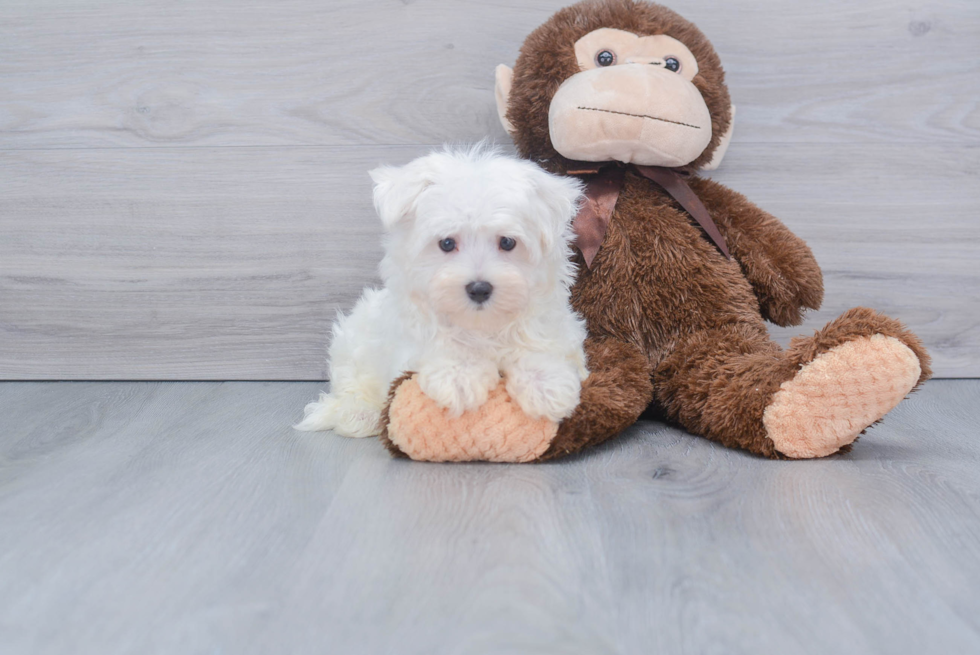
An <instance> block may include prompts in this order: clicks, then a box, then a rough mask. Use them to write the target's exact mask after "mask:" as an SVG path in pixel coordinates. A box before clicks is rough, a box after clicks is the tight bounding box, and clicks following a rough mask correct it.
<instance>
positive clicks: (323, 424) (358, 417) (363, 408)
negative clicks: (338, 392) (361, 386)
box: [293, 393, 381, 437]
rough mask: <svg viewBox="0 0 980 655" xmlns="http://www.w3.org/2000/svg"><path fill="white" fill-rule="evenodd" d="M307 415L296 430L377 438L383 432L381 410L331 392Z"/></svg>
mask: <svg viewBox="0 0 980 655" xmlns="http://www.w3.org/2000/svg"><path fill="white" fill-rule="evenodd" d="M303 413H304V414H305V416H304V417H303V420H302V421H300V422H299V423H297V424H296V425H294V426H293V428H295V429H297V430H303V431H306V432H314V431H319V430H334V431H335V432H337V433H338V434H340V435H342V436H344V437H373V436H375V435H377V434H380V432H381V412H380V411H379V410H378V409H376V408H374V407H371V406H369V405H368V404H366V403H358V402H351V400H350V399H345V398H338V397H337V396H334V395H332V394H329V393H321V394H320V397H319V398H318V399H316V400H314V401H313V402H312V403H310V404H309V405H307V406H306V407H305V408H304V409H303Z"/></svg>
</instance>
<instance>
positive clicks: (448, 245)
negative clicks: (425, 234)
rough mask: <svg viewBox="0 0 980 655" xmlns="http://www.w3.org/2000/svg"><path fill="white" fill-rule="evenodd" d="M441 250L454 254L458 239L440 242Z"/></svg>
mask: <svg viewBox="0 0 980 655" xmlns="http://www.w3.org/2000/svg"><path fill="white" fill-rule="evenodd" d="M439 249H440V250H442V251H443V252H452V251H454V250H456V239H443V240H442V241H440V242H439Z"/></svg>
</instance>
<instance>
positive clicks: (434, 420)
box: [382, 375, 558, 462]
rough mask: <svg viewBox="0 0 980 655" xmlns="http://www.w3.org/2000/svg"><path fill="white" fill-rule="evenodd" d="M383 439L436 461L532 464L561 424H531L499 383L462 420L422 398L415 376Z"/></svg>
mask: <svg viewBox="0 0 980 655" xmlns="http://www.w3.org/2000/svg"><path fill="white" fill-rule="evenodd" d="M384 417H385V418H384V419H383V422H386V427H385V432H384V434H383V435H382V437H383V439H384V440H385V442H386V443H387V445H388V448H389V450H391V451H392V452H393V453H395V454H400V455H407V456H408V457H411V458H412V459H416V460H423V461H430V462H471V461H485V462H528V461H531V460H534V459H537V458H539V457H540V456H541V454H542V453H544V451H546V450H547V449H548V446H549V445H551V441H552V440H553V439H554V438H555V434H556V433H557V432H558V424H557V423H554V422H552V421H549V420H547V419H538V420H531V419H530V418H528V417H527V416H526V415H525V414H524V412H523V411H521V408H520V406H519V405H518V404H517V403H516V402H514V401H513V400H512V399H511V398H510V396H509V395H508V394H507V391H506V385H505V384H498V385H497V387H496V388H495V389H493V390H492V391H491V392H490V396H489V397H488V398H487V402H486V403H484V404H483V405H482V406H481V407H479V408H478V409H476V410H473V411H470V412H465V413H464V414H463V415H462V416H460V417H458V418H449V417H448V416H447V412H446V410H444V409H442V408H441V407H439V406H438V405H436V403H435V401H433V400H432V399H431V398H429V397H428V396H426V395H425V394H424V393H422V389H421V388H420V387H419V384H418V382H417V381H416V379H415V376H414V375H413V376H411V377H407V378H402V379H400V380H396V381H395V383H394V384H393V386H392V393H391V396H390V399H389V403H388V407H387V408H386V411H385V413H384Z"/></svg>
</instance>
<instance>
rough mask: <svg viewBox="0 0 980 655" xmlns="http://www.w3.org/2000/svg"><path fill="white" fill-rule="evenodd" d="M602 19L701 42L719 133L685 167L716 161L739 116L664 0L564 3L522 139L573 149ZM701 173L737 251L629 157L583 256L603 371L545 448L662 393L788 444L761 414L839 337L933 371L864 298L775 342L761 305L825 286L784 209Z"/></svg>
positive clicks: (607, 432)
mask: <svg viewBox="0 0 980 655" xmlns="http://www.w3.org/2000/svg"><path fill="white" fill-rule="evenodd" d="M600 27H611V28H618V29H623V30H627V31H630V32H634V33H636V34H639V35H655V34H667V35H669V36H672V37H674V38H676V39H678V40H680V41H682V42H683V43H684V44H685V45H687V46H688V48H689V49H690V50H691V51H692V52H693V53H694V55H695V57H696V58H697V60H698V66H699V73H698V75H697V76H696V77H695V78H694V80H693V82H694V84H695V86H697V88H698V89H699V90H700V91H701V93H702V94H703V96H704V99H705V101H706V104H707V106H708V108H709V110H710V112H711V115H712V129H713V132H714V135H715V136H714V137H713V138H712V141H711V143H710V144H709V146H708V147H707V149H706V150H705V151H704V153H702V155H701V156H700V157H699V158H698V159H696V160H695V161H694V162H692V164H691V165H690V166H687V167H684V168H685V169H687V170H688V171H694V170H696V169H697V168H698V167H699V166H700V165H702V164H703V163H704V162H707V161H709V160H710V158H711V155H712V154H713V152H714V149H715V148H716V147H717V144H718V140H719V137H720V135H721V134H723V133H724V132H725V131H726V129H727V128H728V125H729V122H730V120H731V116H730V110H729V106H730V103H729V97H728V91H727V89H726V87H725V84H724V73H723V71H722V69H721V63H720V61H719V60H718V56H717V55H716V54H715V52H714V49H713V48H712V47H711V44H710V43H709V42H708V40H707V39H706V38H705V37H704V35H703V34H701V32H700V31H699V30H698V29H697V28H696V27H694V26H693V25H692V24H691V23H689V22H688V21H686V20H684V19H683V18H681V17H679V16H678V15H677V14H675V13H674V12H672V11H670V10H668V9H666V8H664V7H660V6H658V5H654V4H651V3H642V2H632V1H631V0H609V1H604V2H583V3H580V4H577V5H574V6H572V7H568V8H566V9H563V10H561V11H559V12H558V13H557V14H555V16H553V17H552V18H551V19H550V20H549V21H548V22H546V23H545V24H544V25H542V26H541V27H539V28H538V29H536V30H535V31H534V32H533V33H532V34H531V35H530V36H529V37H528V38H527V40H526V42H525V43H524V46H523V48H522V49H521V54H520V57H519V58H518V60H517V64H516V66H515V68H514V78H513V86H512V88H511V92H510V102H509V108H508V112H507V118H508V119H509V120H510V122H511V123H512V124H513V127H514V134H513V137H514V141H515V143H516V144H517V147H518V150H519V151H520V153H521V154H522V155H523V156H524V157H527V158H529V159H531V160H533V161H536V162H538V163H540V165H541V166H543V167H544V168H546V169H548V170H551V171H553V172H559V173H561V172H565V171H567V170H569V167H570V166H571V165H572V164H573V162H569V161H568V160H566V159H564V158H563V157H562V156H561V155H559V154H558V153H556V152H555V149H554V148H553V147H552V144H551V141H550V138H549V136H548V110H549V105H550V103H551V99H552V97H553V96H554V93H555V91H556V90H557V88H558V86H559V85H560V84H561V82H562V81H563V80H565V79H566V78H568V77H569V76H571V75H573V74H574V73H576V72H577V71H578V66H577V63H576V60H575V55H574V50H573V45H574V43H575V41H576V40H578V39H579V38H580V37H582V36H583V35H585V34H587V33H588V32H591V31H592V30H595V29H598V28H600ZM690 186H691V188H692V189H693V190H694V192H695V193H696V194H697V195H698V197H699V198H700V199H701V201H702V202H703V203H704V205H705V207H706V208H707V209H708V211H709V213H710V214H711V216H712V218H713V219H714V221H715V223H716V224H717V225H718V228H719V230H720V231H721V233H722V234H723V235H724V237H725V239H726V241H727V243H728V247H729V250H730V251H731V253H732V256H733V259H732V260H727V259H726V258H725V257H724V256H723V255H722V254H721V253H720V252H719V251H718V249H717V248H716V247H715V246H714V245H713V244H712V243H711V242H710V241H709V240H708V239H706V238H705V236H704V233H703V232H702V230H701V229H700V228H699V227H697V225H696V224H695V223H694V222H693V220H692V219H691V217H690V216H689V215H688V214H687V213H686V212H685V211H684V210H683V209H682V208H681V207H680V206H679V205H678V204H677V203H676V202H675V201H674V200H673V199H672V198H671V197H670V196H669V195H668V194H667V193H666V192H665V191H664V190H663V189H662V188H661V187H660V186H658V185H657V184H656V183H654V182H652V181H650V180H648V179H646V178H644V177H641V176H640V175H638V174H637V173H636V172H634V171H632V170H628V171H627V173H626V176H625V182H624V186H623V189H622V192H621V195H620V197H619V201H618V203H617V205H616V209H615V211H614V213H613V216H612V220H611V222H610V225H609V228H608V231H607V232H606V235H605V239H604V241H603V243H602V247H601V248H600V249H599V252H598V254H597V255H596V257H595V260H594V261H593V262H592V266H591V268H587V267H586V266H585V265H584V260H583V259H582V256H581V255H580V254H577V255H576V261H577V264H578V266H579V271H580V272H579V276H578V279H577V281H576V283H575V285H574V287H573V289H572V305H573V307H574V308H575V309H576V310H577V311H578V312H579V313H580V314H581V315H582V316H583V317H584V318H585V319H586V322H587V325H588V331H589V339H588V341H587V343H586V352H587V355H588V366H589V370H590V372H591V374H590V377H589V378H588V379H587V380H586V382H585V383H584V385H583V390H582V400H581V403H580V405H579V407H578V408H577V409H576V410H575V413H574V414H573V415H572V417H571V418H569V419H567V420H566V421H564V422H563V423H562V425H561V426H560V427H559V430H558V433H557V436H556V437H555V439H554V441H553V442H552V444H551V447H550V448H549V449H548V450H547V451H546V452H545V454H544V455H543V456H542V457H541V459H542V460H545V459H551V458H554V457H558V456H561V455H566V454H569V453H573V452H577V451H579V450H581V449H583V448H586V447H588V446H591V445H595V444H598V443H601V442H603V441H605V440H607V439H609V438H610V437H613V436H615V435H616V434H618V433H619V432H620V431H622V430H623V429H624V428H626V427H628V426H629V425H630V424H632V423H633V422H634V421H635V420H636V419H637V418H638V417H639V416H640V414H641V413H642V412H643V411H644V409H645V408H646V407H647V406H648V405H650V404H651V403H653V404H655V405H657V406H659V407H660V408H661V409H662V411H663V413H664V414H665V415H666V416H667V418H669V419H670V420H672V421H675V422H677V423H679V424H680V425H681V426H683V427H684V428H686V429H687V430H688V431H690V432H692V433H694V434H699V435H702V436H705V437H707V438H709V439H713V440H715V441H718V442H719V443H721V444H724V445H726V446H730V447H737V448H744V449H746V450H749V451H751V452H753V453H757V454H759V455H763V456H766V457H772V458H781V457H785V455H784V454H782V453H780V452H779V451H778V450H777V448H776V446H775V444H774V443H773V441H772V440H771V439H770V438H769V437H768V436H767V434H766V429H765V426H764V424H763V414H764V412H765V410H766V407H767V406H768V405H770V403H771V402H772V400H773V396H774V395H775V394H776V393H777V392H778V391H779V389H780V385H782V384H783V383H784V382H786V381H788V380H790V379H792V378H793V377H794V376H795V375H796V374H797V373H798V372H799V371H800V370H801V368H802V367H803V366H804V365H806V364H808V363H809V362H812V361H813V360H814V359H815V358H817V357H818V356H820V355H821V354H823V353H826V352H828V351H830V350H832V349H833V348H834V347H836V346H839V345H841V344H843V343H846V342H848V341H852V340H856V339H862V338H870V337H871V336H873V335H876V334H880V335H884V336H887V337H894V338H895V339H897V340H898V341H900V342H901V343H903V344H905V345H906V346H908V348H909V349H911V351H912V352H913V353H914V354H915V356H916V357H917V358H918V359H919V362H920V365H921V372H922V373H921V376H920V378H919V380H918V382H917V384H921V383H922V382H923V381H924V380H925V379H927V378H928V377H929V375H930V371H929V356H928V355H927V354H926V352H925V349H924V348H923V347H922V344H921V342H920V341H919V340H918V338H917V337H916V336H915V335H914V334H912V333H911V332H909V331H908V330H906V329H905V328H904V327H903V326H902V325H901V324H900V323H898V322H897V321H895V320H893V319H891V318H888V317H887V316H883V315H881V314H878V313H876V312H874V311H873V310H870V309H865V308H857V309H852V310H850V311H848V312H846V313H844V314H843V315H842V316H840V317H839V318H837V319H836V320H835V321H833V322H831V323H830V324H829V325H828V326H826V327H825V328H824V329H823V330H821V331H819V332H817V333H816V334H814V335H813V336H811V337H801V338H797V339H795V340H794V341H793V342H792V344H791V346H790V347H789V348H788V349H787V350H783V349H782V348H780V347H779V346H778V345H777V344H775V343H774V342H772V341H771V340H770V338H769V334H768V331H767V329H766V326H765V322H764V321H765V320H769V321H771V322H773V323H775V324H777V325H783V326H785V325H798V324H799V323H800V322H802V320H803V312H804V311H805V310H807V309H816V308H818V307H819V306H820V303H821V301H822V300H823V281H822V276H821V273H820V268H819V266H818V265H817V262H816V261H815V259H814V257H813V254H812V253H811V251H810V249H809V248H808V247H807V246H806V244H805V243H804V242H803V241H802V240H801V239H800V238H799V237H797V236H795V235H794V234H793V233H792V232H790V231H789V229H788V228H787V227H786V226H785V225H783V224H782V223H781V222H780V221H779V220H778V219H776V218H775V217H773V216H772V215H770V214H768V213H766V212H765V211H763V210H761V209H759V208H758V207H756V206H755V205H753V204H752V203H751V202H749V201H748V200H746V198H745V197H743V196H742V195H740V194H738V193H736V192H734V191H732V190H730V189H728V188H726V187H724V186H722V185H720V184H717V183H715V182H712V181H710V180H706V179H700V178H698V177H696V176H695V177H693V178H692V179H691V181H690ZM396 384H397V383H396ZM884 411H887V409H886V410H884ZM389 448H391V445H390V442H389ZM847 448H848V446H847V445H844V446H843V448H841V450H846V449H847Z"/></svg>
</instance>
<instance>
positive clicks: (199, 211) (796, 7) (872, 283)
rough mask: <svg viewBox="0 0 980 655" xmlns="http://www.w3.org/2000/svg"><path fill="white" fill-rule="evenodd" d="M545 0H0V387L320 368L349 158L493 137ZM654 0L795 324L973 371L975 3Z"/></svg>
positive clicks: (350, 208) (378, 158) (976, 360)
mask: <svg viewBox="0 0 980 655" xmlns="http://www.w3.org/2000/svg"><path fill="white" fill-rule="evenodd" d="M563 4H565V3H564V1H563V0H535V1H534V2H518V1H516V0H507V1H505V2H487V1H485V0H482V1H477V0H467V1H463V2H452V3H448V2H437V1H436V0H418V1H406V2H394V1H392V2H363V1H356V2H355V1H354V0H344V1H338V2H314V1H313V0H286V1H284V2H278V3H274V4H273V3H263V2H244V3H242V2H230V0H223V1H219V2H211V3H177V4H174V3H171V2H164V1H163V0H142V1H140V2H121V1H120V0H100V1H98V2H87V3H78V2H74V1H73V0H41V1H33V0H32V1H31V2H27V1H26V0H24V1H8V2H4V3H0V170H3V175H2V176H0V379H322V378H323V377H324V376H325V372H326V371H325V362H324V353H325V348H326V342H327V334H328V327H329V322H330V320H331V318H332V316H333V314H334V311H335V310H336V309H337V308H347V307H349V306H350V305H351V304H352V303H353V301H354V299H355V298H356V296H357V294H358V293H359V291H360V289H361V288H362V287H363V286H364V285H366V284H369V283H371V282H372V280H373V279H374V270H375V266H376V262H377V260H378V258H379V256H380V247H379V242H378V235H379V230H378V226H377V219H376V218H375V217H374V215H373V212H372V211H371V208H370V198H369V184H368V178H367V176H366V171H367V170H368V169H370V168H371V167H373V166H374V165H377V164H379V163H382V162H393V163H398V162H405V161H407V160H408V159H410V158H411V157H413V156H416V155H418V154H421V153H423V152H425V151H426V150H427V149H428V148H429V147H430V146H431V144H438V143H440V142H443V141H447V140H450V141H462V142H469V141H473V140H476V139H479V138H482V137H484V136H487V135H490V136H492V137H494V138H496V139H497V140H498V141H499V142H501V143H507V137H506V136H505V135H504V134H503V132H502V131H501V129H500V127H499V125H498V124H497V120H496V115H495V110H494V106H493V97H492V95H493V94H492V81H493V80H492V70H493V67H494V66H495V65H496V64H497V63H499V62H506V63H512V62H513V60H514V59H515V57H516V54H517V49H518V47H519V45H520V43H521V41H522V40H523V38H524V37H525V36H526V34H527V32H529V31H530V30H531V29H533V28H534V27H535V26H536V25H538V24H539V23H541V22H542V21H543V20H545V19H546V18H547V16H548V15H550V14H551V13H552V12H553V11H554V10H555V9H557V8H558V7H559V6H561V5H563ZM672 6H673V7H674V8H676V9H677V10H678V11H680V12H681V13H682V14H684V15H685V16H687V17H688V18H690V19H692V20H694V21H695V22H697V23H698V24H699V25H700V26H701V27H702V29H703V30H704V31H705V32H706V33H707V34H708V35H709V36H710V37H711V38H712V39H713V41H714V42H715V44H716V46H717V48H718V50H719V52H720V53H721V55H722V58H723V61H724V62H725V65H726V68H727V70H728V79H729V85H730V87H731V90H732V95H733V98H734V100H735V102H736V104H737V105H738V107H739V110H738V119H737V126H736V130H735V137H734V140H733V145H732V147H731V150H730V151H729V155H728V158H727V160H726V162H725V164H724V165H723V167H722V169H721V170H719V171H718V172H717V173H716V174H715V175H714V177H716V178H717V179H719V180H721V181H722V182H724V183H726V184H729V185H730V186H732V187H733V188H735V189H736V190H738V191H742V192H744V193H746V194H747V195H748V196H749V197H750V198H751V199H752V200H754V201H756V202H757V203H758V204H760V205H761V206H763V207H764V208H766V209H768V210H770V211H772V212H773V213H774V214H776V215H777V216H779V217H780V218H782V219H783V220H784V221H785V222H786V223H787V224H788V225H790V227H791V228H793V229H794V230H796V231H797V232H798V233H799V234H801V235H802V236H803V237H804V238H806V239H807V240H808V241H809V242H810V243H811V245H812V246H813V248H814V250H815V252H816V254H817V256H818V259H819V260H820V262H821V264H822V266H823V267H824V270H825V274H826V277H827V291H828V293H827V301H826V304H825V308H824V309H823V310H822V311H821V312H819V313H815V314H814V315H813V316H812V317H811V318H810V320H809V321H808V322H807V324H806V325H805V326H804V328H803V330H804V331H809V330H811V329H813V328H817V327H819V326H820V325H822V324H823V323H824V322H826V321H827V320H829V319H830V318H833V317H834V316H836V315H837V314H839V313H840V311H842V310H843V309H846V308H848V307H851V306H855V305H869V306H872V307H876V308H878V309H880V310H882V311H885V312H887V313H889V314H892V315H895V316H897V317H899V318H901V319H903V320H905V321H906V322H907V323H908V324H909V325H910V326H911V327H912V328H913V329H915V330H916V331H917V332H919V334H920V335H921V336H922V337H923V338H924V339H925V341H926V344H927V346H928V347H929V348H930V350H931V352H932V353H933V355H934V356H935V358H936V366H935V370H936V373H937V374H938V375H940V376H977V375H980V280H978V274H980V267H978V265H977V264H976V261H978V260H980V236H978V228H977V224H976V215H977V211H978V208H980V190H978V185H977V184H976V180H977V176H978V174H980V110H978V107H980V74H978V72H980V8H978V5H976V3H974V2H971V1H969V0H958V1H948V2H929V3H926V4H922V5H917V7H916V8H915V9H909V8H908V7H907V6H906V5H901V4H899V3H883V4H882V3H872V2H869V1H867V0H861V1H860V2H844V1H843V0H834V1H832V2H816V0H814V1H813V2H799V3H792V4H791V5H787V4H785V3H777V2H776V0H764V1H762V2H760V3H755V4H753V6H752V7H748V8H747V7H739V8H738V9H737V10H736V9H734V8H733V9H731V11H720V10H719V9H718V6H717V3H716V2H714V1H713V0H712V1H709V0H692V1H690V2H679V3H673V5H672ZM774 333H775V334H776V336H777V338H778V339H779V340H780V341H782V342H784V343H785V342H787V341H788V339H789V338H790V336H792V335H793V334H797V333H799V330H796V329H789V330H774Z"/></svg>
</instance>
